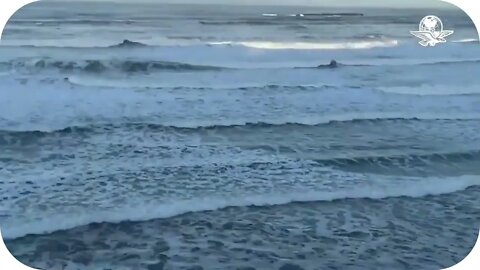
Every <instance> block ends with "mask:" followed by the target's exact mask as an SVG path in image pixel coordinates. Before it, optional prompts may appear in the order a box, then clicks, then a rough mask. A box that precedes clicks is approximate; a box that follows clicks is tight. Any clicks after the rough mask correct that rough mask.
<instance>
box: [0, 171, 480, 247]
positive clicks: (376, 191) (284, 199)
mask: <svg viewBox="0 0 480 270" xmlns="http://www.w3.org/2000/svg"><path fill="white" fill-rule="evenodd" d="M413 183H414V184H412V181H405V182H403V181H398V182H397V183H396V184H391V185H389V186H386V187H381V186H365V187H357V188H355V189H349V190H336V191H306V192H305V191H304V192H289V193H279V194H260V195H248V194H243V195H241V196H230V197H228V198H224V197H220V198H213V197H208V198H195V199H190V200H180V201H168V202H158V203H142V204H138V205H130V206H123V207H118V208H117V209H111V210H97V211H89V212H88V213H84V214H80V213H75V214H57V215H51V216H48V217H44V218H43V219H37V220H35V221H28V222H22V223H17V224H15V226H8V224H7V226H4V227H3V228H2V234H3V236H4V238H5V239H15V238H19V237H23V236H26V235H30V234H49V233H53V232H55V231H60V230H68V229H72V228H75V227H80V226H85V225H89V224H93V223H120V222H140V221H148V220H154V219H161V218H170V217H174V216H178V215H182V214H187V213H192V212H204V211H217V210H221V209H225V208H229V207H249V206H259V207H267V206H274V205H286V204H290V203H301V202H330V201H338V200H349V199H351V200H359V199H373V200H382V199H388V198H397V197H410V198H421V197H425V196H431V195H443V194H449V193H454V192H458V191H463V190H466V189H468V188H470V187H474V186H478V185H480V180H479V179H478V177H476V176H468V175H467V176H460V177H454V178H453V177H452V178H433V177H432V178H423V179H420V178H419V179H418V180H416V182H413Z"/></svg>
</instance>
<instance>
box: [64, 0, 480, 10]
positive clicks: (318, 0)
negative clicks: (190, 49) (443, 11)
mask: <svg viewBox="0 0 480 270" xmlns="http://www.w3.org/2000/svg"><path fill="white" fill-rule="evenodd" d="M64 1H67V0H64ZM88 1H95V0H88ZM109 1H114V2H125V3H137V2H148V3H196V4H245V5H252V4H257V5H259V4H260V5H262V4H263V5H299V6H332V7H395V8H396V7H402V8H408V7H412V8H437V7H448V6H449V5H450V4H447V3H444V2H442V1H441V0H109ZM473 1H476V0H473Z"/></svg>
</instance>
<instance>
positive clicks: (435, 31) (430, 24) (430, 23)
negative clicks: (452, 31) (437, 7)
mask: <svg viewBox="0 0 480 270" xmlns="http://www.w3.org/2000/svg"><path fill="white" fill-rule="evenodd" d="M419 30H420V31H426V32H430V33H431V34H432V36H433V37H435V38H438V37H439V36H440V35H441V34H442V32H443V23H442V20H440V18H438V17H437V16H432V15H430V16H426V17H425V18H423V19H422V20H421V21H420V25H419Z"/></svg>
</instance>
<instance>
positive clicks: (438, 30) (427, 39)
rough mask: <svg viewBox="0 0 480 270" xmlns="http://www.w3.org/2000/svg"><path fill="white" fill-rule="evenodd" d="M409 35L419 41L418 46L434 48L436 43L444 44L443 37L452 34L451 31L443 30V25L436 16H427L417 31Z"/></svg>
mask: <svg viewBox="0 0 480 270" xmlns="http://www.w3.org/2000/svg"><path fill="white" fill-rule="evenodd" d="M410 33H411V34H412V35H414V36H416V37H418V38H420V39H421V41H420V42H419V44H420V45H422V46H424V47H427V46H435V45H437V43H445V42H447V41H446V40H445V37H448V36H450V35H451V34H453V30H443V23H442V20H440V18H438V17H437V16H433V15H429V16H426V17H424V18H423V19H422V20H421V21H420V24H419V25H418V31H410Z"/></svg>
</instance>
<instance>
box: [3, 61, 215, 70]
mask: <svg viewBox="0 0 480 270" xmlns="http://www.w3.org/2000/svg"><path fill="white" fill-rule="evenodd" d="M2 65H3V66H8V67H9V68H11V69H22V68H25V69H30V70H32V69H35V70H42V69H57V70H59V71H63V72H69V71H70V72H71V71H82V72H88V73H101V72H105V71H109V70H112V71H120V72H128V73H134V72H153V71H177V72H178V71H206V70H216V71H218V70H222V69H225V68H223V67H215V66H203V65H192V64H187V63H179V62H168V61H136V60H76V61H63V60H54V59H48V58H44V59H18V60H12V61H10V62H7V63H2Z"/></svg>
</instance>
